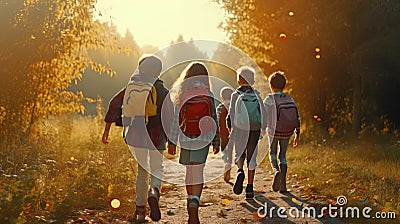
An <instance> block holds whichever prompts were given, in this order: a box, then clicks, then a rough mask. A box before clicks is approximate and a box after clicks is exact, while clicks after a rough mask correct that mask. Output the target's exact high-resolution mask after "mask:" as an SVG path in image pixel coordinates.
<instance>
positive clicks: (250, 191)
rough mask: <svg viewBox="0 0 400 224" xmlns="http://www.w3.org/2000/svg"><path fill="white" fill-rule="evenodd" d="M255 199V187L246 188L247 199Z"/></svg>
mask: <svg viewBox="0 0 400 224" xmlns="http://www.w3.org/2000/svg"><path fill="white" fill-rule="evenodd" d="M253 198H254V190H253V185H247V186H246V199H253Z"/></svg>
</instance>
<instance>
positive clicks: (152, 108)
mask: <svg viewBox="0 0 400 224" xmlns="http://www.w3.org/2000/svg"><path fill="white" fill-rule="evenodd" d="M156 115H157V90H156V88H155V87H154V86H152V87H151V89H150V92H149V95H148V96H147V100H146V106H145V116H146V124H147V122H148V121H149V117H154V116H156Z"/></svg>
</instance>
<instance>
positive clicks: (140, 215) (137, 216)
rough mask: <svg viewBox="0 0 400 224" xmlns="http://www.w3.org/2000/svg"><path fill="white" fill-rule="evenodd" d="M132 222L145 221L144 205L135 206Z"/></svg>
mask: <svg viewBox="0 0 400 224" xmlns="http://www.w3.org/2000/svg"><path fill="white" fill-rule="evenodd" d="M133 222H134V223H145V222H146V206H136V211H135V213H133Z"/></svg>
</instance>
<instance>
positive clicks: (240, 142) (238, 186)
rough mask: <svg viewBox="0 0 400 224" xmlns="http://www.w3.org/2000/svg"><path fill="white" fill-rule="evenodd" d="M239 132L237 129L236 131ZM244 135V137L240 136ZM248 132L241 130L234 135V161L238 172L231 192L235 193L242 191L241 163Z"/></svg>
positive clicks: (244, 154) (242, 175) (243, 175)
mask: <svg viewBox="0 0 400 224" xmlns="http://www.w3.org/2000/svg"><path fill="white" fill-rule="evenodd" d="M238 133H239V131H238ZM238 136H240V137H241V138H239V137H238ZM242 136H245V137H242ZM246 136H248V132H243V133H241V134H237V136H236V137H235V141H234V148H235V163H236V165H237V167H238V173H237V177H236V181H235V184H234V185H233V192H234V193H235V194H241V193H242V191H243V181H244V178H245V174H244V170H243V165H244V160H245V158H246V150H245V149H246V144H247V138H246Z"/></svg>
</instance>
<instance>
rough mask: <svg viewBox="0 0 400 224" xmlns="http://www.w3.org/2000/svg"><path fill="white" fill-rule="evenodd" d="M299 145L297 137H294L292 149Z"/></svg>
mask: <svg viewBox="0 0 400 224" xmlns="http://www.w3.org/2000/svg"><path fill="white" fill-rule="evenodd" d="M298 145H299V135H295V136H294V139H293V148H296V147H297V146H298Z"/></svg>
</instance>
